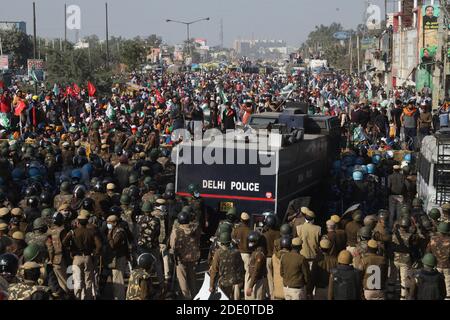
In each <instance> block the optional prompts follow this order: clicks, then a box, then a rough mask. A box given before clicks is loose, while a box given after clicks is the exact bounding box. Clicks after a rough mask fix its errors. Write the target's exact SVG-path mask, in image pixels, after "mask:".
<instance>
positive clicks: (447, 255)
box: [427, 222, 450, 300]
mask: <svg viewBox="0 0 450 320" xmlns="http://www.w3.org/2000/svg"><path fill="white" fill-rule="evenodd" d="M427 251H428V252H431V253H432V254H433V255H434V257H435V258H436V260H437V264H436V267H437V271H439V272H440V273H442V274H443V275H444V277H445V287H446V290H447V297H446V300H449V299H450V224H449V223H448V222H441V223H440V224H439V225H438V227H437V234H436V235H435V236H433V237H431V240H430V242H429V244H428V248H427Z"/></svg>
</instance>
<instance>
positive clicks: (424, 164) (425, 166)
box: [418, 154, 431, 184]
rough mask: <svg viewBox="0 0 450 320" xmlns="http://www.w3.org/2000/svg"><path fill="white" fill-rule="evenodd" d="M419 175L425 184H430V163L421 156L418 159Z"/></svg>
mask: <svg viewBox="0 0 450 320" xmlns="http://www.w3.org/2000/svg"><path fill="white" fill-rule="evenodd" d="M418 162H419V163H418V167H419V174H420V175H421V176H422V178H423V180H424V181H425V183H426V184H429V183H430V172H431V163H430V161H428V160H427V159H426V158H425V157H424V156H423V155H422V154H419V158H418Z"/></svg>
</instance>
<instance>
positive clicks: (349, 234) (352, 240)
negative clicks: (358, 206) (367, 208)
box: [345, 210, 362, 255]
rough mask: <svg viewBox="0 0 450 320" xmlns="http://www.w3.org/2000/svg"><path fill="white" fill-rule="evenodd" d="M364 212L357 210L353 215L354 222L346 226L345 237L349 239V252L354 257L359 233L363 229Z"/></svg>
mask: <svg viewBox="0 0 450 320" xmlns="http://www.w3.org/2000/svg"><path fill="white" fill-rule="evenodd" d="M361 221H362V211H361V210H356V211H355V212H354V213H353V215H352V221H350V222H349V223H347V224H346V225H345V235H346V238H347V251H349V252H350V253H351V254H352V255H353V252H354V251H355V248H356V244H357V243H358V232H359V229H361V227H362V225H361Z"/></svg>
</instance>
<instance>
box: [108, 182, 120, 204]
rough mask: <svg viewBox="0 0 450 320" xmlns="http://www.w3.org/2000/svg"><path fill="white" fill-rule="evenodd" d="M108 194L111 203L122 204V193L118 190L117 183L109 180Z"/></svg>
mask: <svg viewBox="0 0 450 320" xmlns="http://www.w3.org/2000/svg"><path fill="white" fill-rule="evenodd" d="M106 195H107V196H108V198H109V202H110V203H111V205H117V206H118V205H120V194H119V193H118V192H116V185H115V184H114V183H111V182H109V183H107V184H106Z"/></svg>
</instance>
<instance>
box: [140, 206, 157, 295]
mask: <svg viewBox="0 0 450 320" xmlns="http://www.w3.org/2000/svg"><path fill="white" fill-rule="evenodd" d="M141 211H142V213H143V215H139V216H137V217H136V224H137V226H138V230H139V235H138V239H137V246H138V253H139V254H140V253H145V252H147V253H151V254H153V256H154V257H155V259H156V260H155V271H156V274H157V276H158V281H159V286H160V288H161V289H162V288H163V287H164V273H163V265H162V260H161V255H160V248H159V236H160V231H161V221H160V220H159V219H158V218H157V217H154V216H153V215H152V214H151V212H152V211H153V206H152V204H151V203H150V202H149V201H146V202H144V203H143V204H142V207H141Z"/></svg>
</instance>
